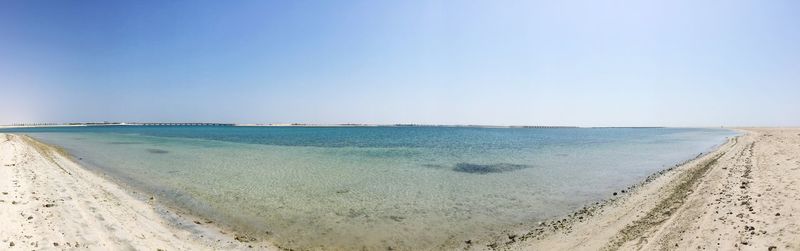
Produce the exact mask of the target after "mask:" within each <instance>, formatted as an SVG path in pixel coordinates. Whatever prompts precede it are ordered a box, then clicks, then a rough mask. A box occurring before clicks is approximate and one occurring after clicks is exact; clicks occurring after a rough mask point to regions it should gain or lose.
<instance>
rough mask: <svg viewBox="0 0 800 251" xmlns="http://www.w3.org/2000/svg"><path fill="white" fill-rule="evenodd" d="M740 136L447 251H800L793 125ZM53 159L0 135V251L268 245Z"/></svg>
mask: <svg viewBox="0 0 800 251" xmlns="http://www.w3.org/2000/svg"><path fill="white" fill-rule="evenodd" d="M740 130H741V131H742V132H743V133H744V135H743V136H740V137H737V138H734V139H731V140H730V141H729V142H727V143H726V144H725V145H723V146H721V147H720V148H719V149H718V150H717V151H715V152H712V153H709V154H707V155H704V156H701V157H698V158H696V159H694V160H692V161H689V162H688V163H686V164H684V165H680V166H677V167H675V168H673V169H671V170H669V171H665V172H662V173H659V174H657V175H654V176H651V178H648V180H647V181H646V182H644V183H642V184H638V185H634V186H632V187H631V188H629V189H626V191H625V192H623V191H620V192H619V195H617V196H615V198H614V199H611V200H610V201H609V202H608V203H605V204H599V205H593V206H588V207H586V208H584V209H582V210H579V211H578V212H575V213H574V214H571V215H570V216H569V217H566V218H563V219H555V220H552V221H549V222H542V223H541V224H539V225H538V226H535V227H532V228H531V227H524V226H520V227H519V228H518V229H513V230H509V231H508V232H506V233H503V234H502V235H500V236H494V237H492V238H490V239H483V240H482V239H475V240H468V241H465V242H464V243H463V244H461V246H459V247H458V249H470V250H485V249H501V250H617V249H621V250H689V249H692V250H696V249H700V250H703V249H712V250H800V190H798V189H800V184H798V182H800V129H774V128H773V129H770V128H747V129H740ZM64 156H65V155H63V154H62V153H60V151H59V150H58V149H55V148H52V147H49V146H46V145H42V144H41V143H38V142H36V141H33V140H30V139H29V138H27V137H24V136H17V135H8V134H5V135H4V134H0V164H1V165H2V166H0V192H3V194H2V195H0V238H2V239H1V240H0V241H2V243H0V249H5V248H6V247H11V242H14V247H18V248H21V249H42V248H57V249H61V248H67V249H72V248H74V247H76V246H78V247H80V248H89V249H94V250H109V249H113V250H118V249H142V250H147V249H150V250H156V249H165V250H209V249H249V247H248V246H253V247H254V248H256V249H274V246H270V245H269V244H268V243H266V242H239V241H237V240H235V239H236V238H235V237H234V236H232V235H231V234H225V233H221V232H224V231H222V230H220V229H218V228H216V227H215V226H213V224H202V225H198V224H195V223H194V222H195V221H198V219H192V218H191V217H190V216H187V215H181V214H177V213H174V212H169V211H167V210H159V208H158V206H156V204H157V203H153V202H152V201H148V200H145V199H137V198H136V197H135V196H133V195H131V194H130V193H129V192H127V191H126V190H125V189H123V188H121V187H120V186H119V185H117V184H115V183H113V182H110V181H108V180H107V179H105V178H103V177H100V176H98V175H96V174H94V173H91V172H89V171H87V170H85V169H83V168H81V167H80V166H79V165H77V164H75V163H74V162H72V161H71V160H69V159H68V158H67V157H64ZM5 193H7V194H5ZM200 221H202V220H200ZM238 239H240V240H241V238H238Z"/></svg>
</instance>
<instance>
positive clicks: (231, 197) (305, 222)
mask: <svg viewBox="0 0 800 251" xmlns="http://www.w3.org/2000/svg"><path fill="white" fill-rule="evenodd" d="M0 132H11V133H22V134H26V135H29V136H31V137H33V138H36V139H38V140H40V141H43V142H45V143H48V144H52V145H56V146H59V147H61V148H63V149H65V150H67V151H68V152H69V153H70V154H72V155H73V156H74V157H75V159H76V161H79V162H80V163H81V164H83V165H84V166H85V167H86V168H88V169H90V170H92V171H94V172H97V173H100V174H103V175H105V176H108V177H112V178H113V179H114V180H115V181H117V182H122V183H124V184H125V185H126V186H129V187H132V188H133V189H135V190H137V191H140V192H142V193H146V194H151V195H152V196H154V197H155V198H157V199H158V201H159V202H161V203H164V204H166V205H167V206H169V207H175V208H179V209H180V210H183V211H185V212H189V213H191V214H194V215H197V216H198V217H201V218H204V219H208V220H210V221H214V222H215V223H217V224H220V225H223V226H226V227H229V228H233V229H234V230H235V231H238V232H241V233H245V234H248V235H250V236H257V237H258V238H265V239H267V240H269V241H271V242H273V243H275V244H277V245H279V246H281V247H284V248H291V249H296V250H309V249H312V250H354V249H362V250H386V249H396V250H426V249H427V250H430V249H447V248H448V247H453V246H455V245H457V244H458V243H463V242H464V241H465V240H470V239H473V238H478V239H479V238H481V237H483V236H487V235H491V234H493V233H500V232H502V231H505V230H507V229H509V228H512V227H519V226H525V225H531V226H532V225H533V224H535V223H536V222H539V221H543V220H548V219H553V218H555V217H562V216H565V215H567V214H569V213H570V212H572V211H574V210H577V209H579V208H581V207H583V206H584V205H587V204H591V203H594V202H598V201H602V200H605V199H608V198H611V197H613V196H614V195H613V193H614V192H617V191H620V190H621V189H625V188H626V187H628V186H630V185H633V184H636V183H638V182H641V181H642V180H644V179H645V178H646V177H647V176H648V175H651V174H653V173H656V172H658V171H661V170H664V169H666V168H669V167H672V166H674V165H676V164H679V163H681V162H684V161H686V160H689V159H692V158H694V157H697V156H698V155H699V154H702V153H707V152H709V151H712V150H714V149H715V148H716V147H717V146H719V145H721V144H723V143H724V142H726V139H727V138H729V137H733V136H736V135H737V132H734V131H731V130H727V129H722V128H490V127H446V126H385V127H383V126H368V127H367V126H362V127H301V126H290V127H239V126H83V127H47V128H14V129H2V130H0Z"/></svg>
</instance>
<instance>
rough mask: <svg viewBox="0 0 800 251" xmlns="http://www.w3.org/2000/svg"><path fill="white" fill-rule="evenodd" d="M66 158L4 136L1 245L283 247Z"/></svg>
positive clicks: (19, 137) (1, 147)
mask: <svg viewBox="0 0 800 251" xmlns="http://www.w3.org/2000/svg"><path fill="white" fill-rule="evenodd" d="M70 158H71V156H69V155H68V154H67V153H65V152H63V150H60V149H59V148H57V147H54V146H50V145H47V144H44V143H41V142H39V141H36V140H35V139H32V138H29V137H28V136H24V135H16V134H4V133H0V164H2V166H0V174H2V175H0V177H4V178H5V179H0V190H2V195H0V216H2V217H0V226H4V227H2V228H0V238H2V239H0V246H2V247H8V248H11V249H14V248H15V247H16V248H23V249H29V248H47V247H50V248H56V249H61V248H69V249H72V248H89V249H112V250H113V249H143V248H146V249H152V250H244V249H248V250H252V249H256V250H279V248H277V247H276V246H274V245H272V244H271V243H269V242H266V241H263V240H255V239H252V238H249V237H246V236H241V235H237V234H236V233H235V232H233V231H230V230H229V229H227V228H225V227H223V226H220V225H217V224H215V223H213V222H209V221H206V220H203V219H201V218H198V217H195V216H193V215H190V214H186V213H182V212H180V211H181V210H179V209H178V210H176V209H173V208H171V207H169V206H166V205H163V204H162V203H159V202H157V200H156V199H155V198H153V197H151V199H150V200H148V199H146V198H145V197H146V196H145V195H144V194H141V193H139V192H138V191H135V190H132V189H130V187H125V186H123V185H121V184H117V182H115V181H113V180H111V179H109V177H103V176H105V175H101V174H98V173H96V172H93V171H91V170H89V169H86V168H85V167H83V166H81V165H79V164H78V163H76V162H75V161H73V160H72V159H70Z"/></svg>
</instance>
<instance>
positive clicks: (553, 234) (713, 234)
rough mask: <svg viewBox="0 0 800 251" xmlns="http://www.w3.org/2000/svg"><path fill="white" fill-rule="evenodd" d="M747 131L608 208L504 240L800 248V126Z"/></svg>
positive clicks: (605, 246)
mask: <svg viewBox="0 0 800 251" xmlns="http://www.w3.org/2000/svg"><path fill="white" fill-rule="evenodd" d="M740 130H741V131H742V132H743V133H744V135H742V136H740V137H737V138H734V139H731V140H730V141H729V142H728V143H727V144H725V145H723V146H721V147H720V148H719V149H718V150H717V151H716V152H712V153H709V154H707V155H705V156H703V157H701V158H698V159H695V160H693V161H691V162H689V163H686V164H684V165H681V166H679V167H676V168H674V169H673V170H671V171H668V172H665V173H664V174H663V175H659V176H657V177H654V178H653V179H652V180H651V181H650V182H646V183H645V184H643V185H642V186H640V187H636V188H634V189H633V190H632V191H627V193H626V194H625V195H623V196H618V197H620V198H618V199H614V200H613V201H611V202H609V203H608V204H607V205H605V206H601V207H598V208H591V207H589V208H587V210H586V211H583V212H578V213H576V214H574V215H573V217H567V218H564V219H559V220H560V222H559V221H558V220H557V221H555V222H547V223H543V224H542V226H541V227H539V228H537V229H534V230H533V231H530V230H522V231H523V232H521V233H512V235H517V236H519V237H515V238H513V239H514V240H509V241H508V242H506V243H504V244H497V245H498V246H499V248H501V249H510V250H518V249H524V250H688V249H696V250H798V249H800V190H798V182H800V129H782V128H745V129H740ZM620 194H622V191H620ZM509 239H512V238H509Z"/></svg>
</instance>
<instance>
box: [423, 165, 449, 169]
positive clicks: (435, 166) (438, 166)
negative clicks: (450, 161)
mask: <svg viewBox="0 0 800 251" xmlns="http://www.w3.org/2000/svg"><path fill="white" fill-rule="evenodd" d="M422 166H424V167H429V168H446V166H444V165H437V164H422Z"/></svg>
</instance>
